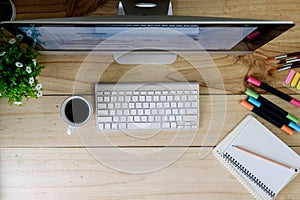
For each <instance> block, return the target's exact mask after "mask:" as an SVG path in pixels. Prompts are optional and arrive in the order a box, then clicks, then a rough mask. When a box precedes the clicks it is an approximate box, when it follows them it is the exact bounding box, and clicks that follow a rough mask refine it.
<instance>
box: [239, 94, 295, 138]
mask: <svg viewBox="0 0 300 200" xmlns="http://www.w3.org/2000/svg"><path fill="white" fill-rule="evenodd" d="M240 104H241V105H242V106H244V107H245V108H247V109H248V110H250V111H252V112H254V113H255V114H257V115H258V116H260V117H262V118H264V119H265V120H267V121H268V122H270V123H271V124H273V125H274V126H276V127H278V128H280V129H281V130H282V131H284V132H285V133H287V134H288V135H293V134H294V130H293V129H291V128H290V127H288V126H286V125H285V124H284V123H283V122H282V121H281V120H276V119H274V118H272V117H271V116H270V115H268V114H266V113H264V112H262V111H261V110H260V109H259V108H257V107H255V106H254V105H252V104H251V103H249V102H247V101H246V100H242V101H241V103H240Z"/></svg>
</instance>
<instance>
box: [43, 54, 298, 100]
mask: <svg viewBox="0 0 300 200" xmlns="http://www.w3.org/2000/svg"><path fill="white" fill-rule="evenodd" d="M265 58H266V56H263V55H261V54H251V55H247V56H244V57H238V56H224V55H214V56H211V57H210V56H199V55H196V56H195V55H185V56H184V57H178V59H177V61H176V62H175V63H173V64H170V65H120V64H117V63H116V62H114V61H113V59H112V57H110V56H103V57H102V56H91V55H61V56H58V55H57V56H46V55H43V56H41V57H40V58H39V62H40V63H42V64H46V68H45V69H43V71H42V73H41V75H40V77H39V80H40V82H41V83H43V88H44V92H45V94H47V95H51V94H72V93H73V94H74V93H75V94H93V93H94V84H95V83H97V82H128V81H131V82H132V81H135V82H140V81H197V82H199V84H200V87H201V88H200V92H201V94H224V93H226V94H241V93H243V92H244V91H245V88H246V85H245V83H244V79H245V78H246V77H247V76H248V75H253V76H256V77H257V78H260V79H261V80H262V81H264V82H266V83H268V84H270V85H272V86H273V87H276V88H278V89H279V90H282V91H284V92H286V93H289V94H295V91H293V90H291V89H289V88H288V87H287V86H285V85H283V81H284V79H285V77H286V76H287V73H288V71H285V72H281V73H276V74H274V75H272V76H271V75H269V74H268V71H269V69H272V68H274V63H272V62H266V61H265ZM158 72H159V73H158ZM230 72H234V73H230ZM249 87H251V86H249ZM255 89H256V90H257V91H258V92H259V93H266V92H265V91H264V90H261V89H258V88H255Z"/></svg>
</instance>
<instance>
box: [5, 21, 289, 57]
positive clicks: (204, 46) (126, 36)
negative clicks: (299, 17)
mask: <svg viewBox="0 0 300 200" xmlns="http://www.w3.org/2000/svg"><path fill="white" fill-rule="evenodd" d="M1 25H2V26H3V27H4V28H5V29H7V30H8V31H10V32H11V33H12V34H14V35H15V36H16V37H18V38H21V39H22V40H23V41H24V42H26V43H28V44H29V45H31V46H33V47H35V48H36V49H37V50H39V51H93V50H97V51H131V50H137V49H141V50H153V49H163V50H171V51H177V50H179V51H191V50H205V51H208V52H209V51H215V52H224V51H225V52H230V51H239V52H251V51H253V50H255V49H257V48H259V47H261V46H262V45H264V44H266V43H267V42H269V41H270V40H272V39H274V38H275V37H277V36H278V35H280V34H281V33H283V32H284V31H286V30H288V29H289V28H291V27H292V26H294V23H293V22H289V21H261V20H246V19H231V18H214V17H184V16H111V17H102V16H99V17H79V18H61V19H43V20H26V21H13V22H2V23H1ZM184 37H189V38H191V39H192V40H193V41H195V42H196V43H197V44H199V47H200V48H199V49H195V48H197V47H195V46H193V47H191V45H189V44H188V43H186V42H185V40H184V39H183V38H184Z"/></svg>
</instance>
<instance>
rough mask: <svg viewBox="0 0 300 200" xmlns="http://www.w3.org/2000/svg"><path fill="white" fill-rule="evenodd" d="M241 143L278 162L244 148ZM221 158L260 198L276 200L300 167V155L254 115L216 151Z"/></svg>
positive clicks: (249, 189) (246, 186)
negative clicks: (253, 153)
mask: <svg viewBox="0 0 300 200" xmlns="http://www.w3.org/2000/svg"><path fill="white" fill-rule="evenodd" d="M234 146H240V147H243V148H246V149H248V150H251V152H255V153H257V154H259V155H262V156H264V157H267V158H269V159H272V160H275V161H277V162H280V163H282V164H285V165H288V166H291V167H292V168H294V170H292V169H289V168H285V167H283V166H281V165H278V164H277V163H274V162H270V161H269V160H266V159H263V158H261V157H258V156H255V155H252V154H249V153H247V152H244V151H241V150H239V149H237V148H235V147H234ZM213 153H214V155H215V156H216V157H217V158H218V160H219V161H220V162H221V163H222V164H223V165H224V166H225V167H226V168H227V169H228V170H229V171H230V172H231V173H232V174H233V175H234V176H235V178H236V179H237V180H239V181H240V182H241V183H242V184H243V185H244V187H245V188H247V189H248V191H249V192H250V193H251V194H252V195H253V196H254V197H255V198H256V199H264V200H265V199H273V198H274V197H275V196H276V195H277V194H278V193H279V192H280V191H281V190H282V189H283V188H284V187H285V186H286V185H287V184H288V183H289V182H290V181H291V180H292V179H293V178H294V177H295V176H296V175H298V173H299V170H300V157H299V156H298V154H297V153H295V152H294V151H293V150H292V149H291V148H290V147H288V146H287V145H286V144H285V143H284V142H282V141H281V140H280V139H279V138H278V137H276V136H275V135H274V134H273V133H272V132H271V131H270V130H269V129H267V128H266V127H265V126H264V125H263V124H261V123H260V122H259V121H258V120H257V119H256V118H254V117H253V116H252V115H248V116H247V117H246V118H245V119H244V120H243V121H242V122H241V123H240V124H239V125H238V126H237V127H236V128H234V129H233V131H232V132H231V133H230V134H229V135H228V136H227V137H226V138H225V139H224V140H223V141H222V142H221V143H220V144H219V145H217V147H216V148H215V149H214V150H213Z"/></svg>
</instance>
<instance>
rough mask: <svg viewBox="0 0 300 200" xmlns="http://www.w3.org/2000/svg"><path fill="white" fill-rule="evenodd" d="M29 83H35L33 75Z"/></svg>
mask: <svg viewBox="0 0 300 200" xmlns="http://www.w3.org/2000/svg"><path fill="white" fill-rule="evenodd" d="M28 83H29V84H30V85H32V84H33V83H34V78H33V77H30V78H29V82H28Z"/></svg>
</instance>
